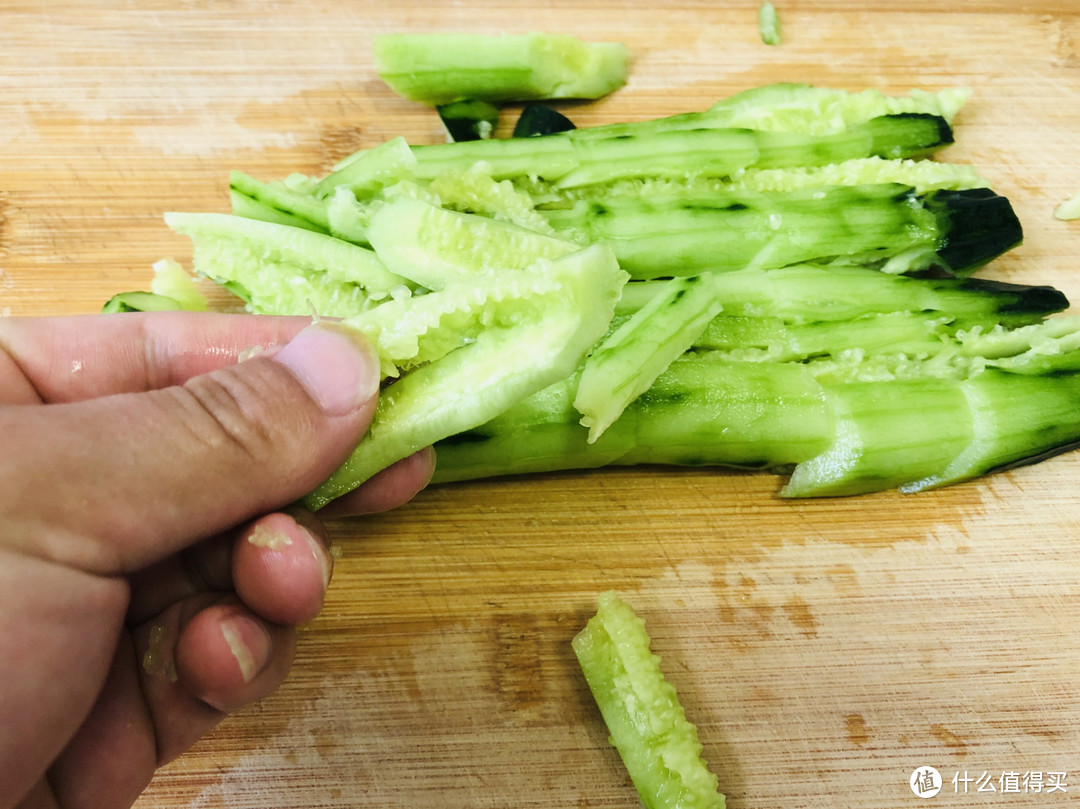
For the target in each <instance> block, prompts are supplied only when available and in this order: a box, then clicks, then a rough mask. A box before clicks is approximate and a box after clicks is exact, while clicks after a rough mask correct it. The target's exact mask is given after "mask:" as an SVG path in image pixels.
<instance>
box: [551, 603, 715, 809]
mask: <svg viewBox="0 0 1080 809" xmlns="http://www.w3.org/2000/svg"><path fill="white" fill-rule="evenodd" d="M571 645H572V647H573V649H574V654H575V655H576V656H577V659H578V662H579V664H580V665H581V670H582V672H583V673H584V675H585V681H586V682H587V683H588V685H589V690H590V691H591V692H592V695H593V698H594V699H595V700H596V704H597V706H598V707H599V708H600V713H601V715H602V716H603V718H604V723H605V724H606V725H607V729H608V731H609V733H610V738H609V740H610V742H611V744H612V745H614V746H615V749H616V750H618V752H619V756H620V757H621V758H622V760H623V763H624V764H625V765H626V769H627V772H629V774H630V779H631V780H632V781H633V782H634V786H635V787H636V788H637V791H638V795H640V796H641V802H642V803H643V804H644V806H645V807H646V809H724V805H725V802H724V796H723V795H722V794H720V792H719V791H718V779H717V777H716V775H714V774H713V773H712V772H710V771H709V767H708V765H707V764H706V762H705V761H704V759H703V758H702V757H701V752H702V745H701V742H700V740H699V739H698V732H697V728H696V727H695V726H694V725H693V724H692V723H691V722H689V721H688V720H687V718H686V713H685V712H684V710H683V708H682V705H680V703H679V698H678V695H677V694H676V693H675V689H674V688H673V687H672V686H671V684H670V683H668V681H667V680H666V679H665V678H664V675H663V672H661V670H660V658H659V657H657V656H656V655H655V654H653V653H652V651H651V649H650V645H651V639H650V637H649V634H648V632H647V631H646V629H645V622H644V621H643V620H642V619H641V618H639V617H638V616H637V615H636V614H635V613H634V611H633V610H632V609H631V608H630V606H629V605H628V604H626V602H624V601H622V600H621V599H620V598H619V597H618V596H617V595H616V594H615V593H614V592H608V593H604V594H603V595H601V596H600V599H599V607H598V609H597V612H596V615H595V616H594V617H592V618H590V619H589V621H588V623H586V625H585V627H584V629H582V630H581V632H579V633H578V634H577V635H576V636H575V637H574V639H573V641H572V642H571Z"/></svg>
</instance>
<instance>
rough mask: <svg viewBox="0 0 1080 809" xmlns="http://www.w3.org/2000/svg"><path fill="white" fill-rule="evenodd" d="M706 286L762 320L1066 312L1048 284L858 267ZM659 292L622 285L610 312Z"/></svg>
mask: <svg viewBox="0 0 1080 809" xmlns="http://www.w3.org/2000/svg"><path fill="white" fill-rule="evenodd" d="M714 283H715V284H716V285H717V290H718V292H717V294H718V295H719V296H720V300H721V302H722V303H723V305H724V314H725V315H727V316H744V317H763V316H768V317H776V318H780V319H782V320H784V321H786V322H797V323H798V322H812V321H815V320H850V319H852V318H855V317H859V316H861V315H867V314H873V313H878V314H885V313H889V312H897V311H906V312H928V313H941V314H942V315H947V316H949V317H951V318H954V319H956V320H957V321H959V322H961V323H963V322H972V323H985V322H986V321H987V320H992V321H994V322H997V323H1001V324H1003V325H1008V326H1022V325H1027V324H1031V323H1036V322H1038V321H1040V320H1041V319H1042V318H1044V317H1045V316H1047V315H1050V314H1053V313H1055V312H1062V311H1064V310H1065V309H1067V308H1068V306H1069V301H1068V298H1066V297H1065V295H1064V294H1062V293H1061V292H1060V291H1059V290H1057V289H1054V288H1053V287H1048V286H1029V285H1024V284H1009V283H1004V282H1000V281H990V280H986V279H978V278H914V277H911V276H906V275H886V274H885V273H881V272H877V271H876V270H870V269H866V268H862V267H820V266H814V265H797V266H791V267H783V268H780V269H775V270H740V271H736V272H729V273H718V274H716V275H715V276H714ZM661 288H662V287H661V286H660V285H659V283H658V282H654V281H639V282H634V283H630V284H627V285H626V287H625V288H624V289H623V294H622V297H621V298H620V300H619V306H618V308H617V310H616V314H617V315H621V316H625V315H628V314H632V313H633V312H635V311H637V310H638V309H640V308H641V307H642V306H644V305H645V303H646V302H647V301H649V300H650V299H651V298H652V297H653V296H654V295H655V294H657V292H658V290H659V289H661Z"/></svg>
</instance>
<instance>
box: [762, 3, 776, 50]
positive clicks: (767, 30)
mask: <svg viewBox="0 0 1080 809" xmlns="http://www.w3.org/2000/svg"><path fill="white" fill-rule="evenodd" d="M757 24H758V34H759V35H760V36H761V41H762V42H763V43H765V44H766V45H779V44H780V15H779V14H777V13H776V6H774V5H773V4H772V3H770V2H769V0H764V2H762V4H761V5H760V6H758V13H757Z"/></svg>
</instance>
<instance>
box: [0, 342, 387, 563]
mask: <svg viewBox="0 0 1080 809" xmlns="http://www.w3.org/2000/svg"><path fill="white" fill-rule="evenodd" d="M358 339H359V338H356V337H353V336H351V335H349V334H346V333H345V332H344V331H342V330H341V329H339V328H337V327H334V326H331V325H324V324H320V325H315V326H310V327H308V328H306V329H304V330H303V331H302V332H300V333H299V334H298V335H297V336H296V337H295V338H293V340H292V341H290V342H289V343H287V344H286V345H285V346H284V347H283V348H281V349H280V350H279V351H278V352H277V353H276V354H275V355H274V356H272V357H270V356H259V357H255V358H252V359H249V360H246V361H244V362H241V363H238V364H236V365H233V366H230V367H227V368H222V369H218V370H215V371H212V372H210V373H207V374H203V375H201V376H196V377H193V378H191V379H189V380H188V381H187V382H186V383H185V384H183V385H182V386H174V387H169V388H165V389H161V390H155V391H150V392H145V393H126V394H118V395H114V396H106V397H102V398H97V399H90V400H87V401H83V402H78V403H72V404H57V405H46V406H40V405H38V406H11V407H7V408H2V409H0V435H4V436H5V443H9V445H10V449H9V451H8V452H5V453H4V456H3V459H2V460H0V464H2V466H0V515H5V518H11V517H14V521H15V527H16V528H17V529H19V530H16V531H15V532H13V533H14V536H15V538H16V541H21V543H23V544H25V545H26V547H25V550H27V551H28V552H32V553H35V554H37V555H43V556H46V557H48V558H51V559H54V560H56V561H62V562H64V563H67V564H70V565H72V566H76V567H79V568H81V569H84V570H88V571H91V572H96V573H101V574H120V573H125V572H129V571H132V570H135V569H138V568H140V567H142V566H144V565H146V564H148V563H150V562H152V561H154V560H156V559H160V558H163V557H164V556H167V555H169V554H170V553H172V552H174V551H176V550H178V549H180V548H182V547H184V546H186V545H188V544H191V543H193V542H195V541H197V540H199V539H202V538H204V537H206V536H210V535H212V534H215V533H218V532H220V531H223V530H225V529H227V528H229V527H231V526H234V525H236V524H238V523H240V522H243V521H245V520H247V519H250V518H252V517H254V516H257V515H260V514H264V513H267V512H270V511H273V510H276V509H279V508H281V507H282V506H285V505H287V504H289V503H291V502H293V501H295V500H297V499H298V498H300V497H302V496H303V495H304V494H306V493H308V492H309V491H310V490H311V489H313V488H314V487H315V486H316V485H318V484H319V483H320V482H321V481H322V480H324V479H325V478H326V477H327V476H328V475H329V474H330V473H331V472H333V471H334V469H336V468H337V467H338V466H339V465H340V464H341V463H342V462H343V461H344V460H345V458H346V457H347V456H348V455H349V453H350V452H351V451H352V450H353V448H355V447H356V445H357V443H358V442H359V441H360V439H361V438H362V436H363V435H364V433H365V432H366V430H367V427H368V425H369V424H370V421H371V418H372V415H373V413H374V407H375V400H376V395H377V392H378V386H379V376H378V363H377V360H376V359H375V357H374V356H373V354H372V353H371V351H370V349H368V348H367V347H366V346H365V345H363V344H362V343H360V342H358ZM7 436H10V437H11V440H10V441H9V440H8V438H7ZM9 535H10V533H9Z"/></svg>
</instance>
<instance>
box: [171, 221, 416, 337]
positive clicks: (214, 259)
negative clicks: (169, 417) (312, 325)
mask: <svg viewBox="0 0 1080 809" xmlns="http://www.w3.org/2000/svg"><path fill="white" fill-rule="evenodd" d="M165 222H166V224H167V225H168V226H169V227H170V228H172V229H173V230H175V231H176V232H177V233H181V234H183V235H185V236H188V237H189V238H190V239H191V241H192V243H193V246H194V268H195V271H196V273H198V274H200V275H204V276H206V277H208V278H211V279H213V280H214V281H216V282H218V283H220V284H223V285H226V286H228V288H229V289H231V290H233V291H235V292H236V293H237V294H239V295H240V296H241V297H242V298H244V300H245V301H246V302H247V304H248V307H249V308H250V309H251V310H252V311H254V312H260V313H267V314H312V313H313V312H314V313H317V314H320V315H323V316H326V317H344V316H348V315H352V314H356V313H357V312H361V311H364V310H365V309H367V308H369V307H370V306H371V305H372V304H373V303H374V302H377V301H378V300H381V299H383V298H385V297H387V296H388V295H390V293H391V292H392V291H394V290H395V289H398V288H402V287H405V286H406V285H407V284H408V282H407V281H406V279H405V278H402V277H401V276H399V275H394V274H393V273H391V272H390V271H388V270H387V269H386V267H384V266H383V264H382V262H381V261H379V259H378V258H377V257H376V255H375V253H374V252H373V251H371V250H367V249H365V248H363V247H359V246H357V245H354V244H351V243H349V242H346V241H342V240H341V239H336V238H334V237H332V236H328V235H325V234H322V233H316V232H314V231H310V230H305V229H303V228H295V227H289V226H287V225H281V224H277V223H274V222H265V221H260V220H256V219H247V218H245V217H240V216H233V215H230V214H217V213H178V212H170V213H167V214H165Z"/></svg>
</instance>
